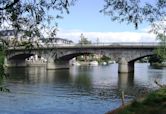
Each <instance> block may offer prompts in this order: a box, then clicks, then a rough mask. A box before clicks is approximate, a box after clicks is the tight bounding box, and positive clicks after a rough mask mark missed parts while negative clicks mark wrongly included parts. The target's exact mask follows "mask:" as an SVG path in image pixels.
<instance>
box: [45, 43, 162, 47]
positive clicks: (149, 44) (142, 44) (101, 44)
mask: <svg viewBox="0 0 166 114" xmlns="http://www.w3.org/2000/svg"><path fill="white" fill-rule="evenodd" d="M158 45H159V43H158V42H110V43H102V42H100V43H91V44H78V43H72V44H50V45H45V46H44V47H56V46H79V47H80V46H158Z"/></svg>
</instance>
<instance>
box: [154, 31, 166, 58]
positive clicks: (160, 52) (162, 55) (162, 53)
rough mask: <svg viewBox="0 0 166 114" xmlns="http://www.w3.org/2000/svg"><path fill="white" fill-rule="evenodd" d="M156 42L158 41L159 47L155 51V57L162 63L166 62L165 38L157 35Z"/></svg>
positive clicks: (163, 35) (162, 35)
mask: <svg viewBox="0 0 166 114" xmlns="http://www.w3.org/2000/svg"><path fill="white" fill-rule="evenodd" d="M157 40H159V41H160V46H159V47H158V48H157V49H156V50H155V53H156V54H157V56H159V57H160V58H161V60H162V61H164V60H166V36H165V34H158V35H157Z"/></svg>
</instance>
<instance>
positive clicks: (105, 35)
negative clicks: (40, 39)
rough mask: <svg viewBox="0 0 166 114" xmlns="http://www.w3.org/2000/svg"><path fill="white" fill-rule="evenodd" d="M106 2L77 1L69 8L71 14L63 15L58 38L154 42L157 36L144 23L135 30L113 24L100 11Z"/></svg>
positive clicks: (129, 25)
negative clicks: (81, 37)
mask: <svg viewBox="0 0 166 114" xmlns="http://www.w3.org/2000/svg"><path fill="white" fill-rule="evenodd" d="M103 6H104V0H77V2H76V3H75V5H74V6H71V7H70V8H69V11H70V14H63V19H58V20H56V21H57V23H58V32H57V37H61V38H66V39H70V40H73V41H74V42H78V41H79V40H80V35H81V33H83V35H84V36H85V37H86V38H88V40H91V41H92V42H94V43H95V42H96V41H97V39H99V41H100V42H154V41H155V35H153V34H150V33H148V32H147V30H148V28H149V25H148V24H146V23H144V24H141V25H139V28H138V29H135V27H134V25H132V24H127V23H125V22H124V23H118V22H115V21H114V22H112V21H111V19H110V17H109V16H106V15H104V14H102V13H100V12H99V11H100V10H101V9H102V8H103Z"/></svg>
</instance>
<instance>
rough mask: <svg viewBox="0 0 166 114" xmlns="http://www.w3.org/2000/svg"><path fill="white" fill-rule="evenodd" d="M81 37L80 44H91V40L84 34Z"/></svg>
mask: <svg viewBox="0 0 166 114" xmlns="http://www.w3.org/2000/svg"><path fill="white" fill-rule="evenodd" d="M80 38H81V39H80V41H79V44H91V41H89V40H88V39H87V38H85V37H84V35H83V34H81V36H80Z"/></svg>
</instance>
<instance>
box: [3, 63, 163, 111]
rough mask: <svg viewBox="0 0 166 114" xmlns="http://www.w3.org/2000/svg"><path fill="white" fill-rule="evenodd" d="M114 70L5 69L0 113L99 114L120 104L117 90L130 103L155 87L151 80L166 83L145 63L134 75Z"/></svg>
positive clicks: (110, 68) (113, 66)
mask: <svg viewBox="0 0 166 114" xmlns="http://www.w3.org/2000/svg"><path fill="white" fill-rule="evenodd" d="M117 68H118V67H117V64H113V65H109V66H98V67H89V66H87V67H86V66H84V67H71V68H70V70H48V71H47V70H45V68H44V67H31V68H11V69H8V71H7V72H8V74H9V77H8V78H7V81H6V83H7V86H8V88H9V89H10V90H11V93H9V94H5V95H4V94H0V102H1V105H0V107H1V109H0V112H3V113H6V114H10V110H11V109H12V110H13V112H12V113H15V114H17V113H31V112H33V113H41V114H45V113H47V114H53V113H56V114H58V113H60V114H61V113H62V114H93V113H95V114H102V113H105V112H107V111H109V110H111V109H114V108H116V107H118V106H119V105H121V100H120V94H119V93H120V90H124V91H125V95H126V100H129V99H131V98H133V97H135V96H137V95H139V94H141V92H142V90H151V89H153V88H154V87H156V85H155V84H154V82H153V81H154V79H158V80H160V81H161V82H163V83H165V82H166V76H165V73H166V70H164V69H152V68H150V67H149V66H148V64H136V65H135V73H134V74H125V73H124V74H118V72H117ZM11 96H12V97H11ZM6 101H8V102H6ZM2 104H3V105H2ZM15 104H17V105H15ZM23 107H26V110H25V108H23ZM96 107H97V108H96ZM2 109H3V110H2Z"/></svg>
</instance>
